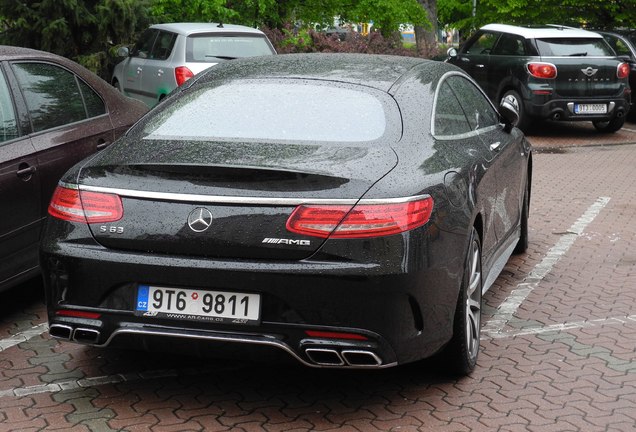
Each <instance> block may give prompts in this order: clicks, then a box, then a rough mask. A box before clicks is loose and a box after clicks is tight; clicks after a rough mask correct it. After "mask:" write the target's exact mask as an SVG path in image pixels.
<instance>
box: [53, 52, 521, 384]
mask: <svg viewBox="0 0 636 432" xmlns="http://www.w3.org/2000/svg"><path fill="white" fill-rule="evenodd" d="M219 100H222V101H223V103H218V102H217V101H219ZM282 100H284V103H281V101H282ZM352 101H354V102H352ZM351 103H355V105H356V109H351ZM516 118H517V117H516V111H515V110H514V108H512V105H510V104H509V103H508V101H504V103H503V105H502V109H501V114H500V113H498V112H497V110H496V109H495V108H494V106H493V105H492V104H491V102H490V101H489V100H488V98H487V97H486V96H485V95H484V94H483V92H482V91H481V90H480V89H479V87H478V86H477V85H476V84H475V83H474V82H473V80H472V79H470V78H469V77H468V76H467V75H466V74H465V73H464V72H462V71H461V70H460V69H458V68H456V67H454V66H451V65H448V64H445V63H443V62H434V61H429V60H422V59H415V58H408V57H391V56H372V55H352V54H349V55H347V54H309V55H307V54H305V55H281V56H270V57H260V58H254V59H244V60H237V61H235V62H226V63H224V64H222V65H219V66H216V67H215V68H213V69H211V70H209V71H208V72H207V73H205V74H204V75H203V76H201V77H199V78H197V79H196V80H193V81H192V82H190V83H186V84H185V85H184V86H182V87H180V88H179V89H177V90H176V91H175V93H174V94H173V95H172V96H171V97H170V98H168V99H167V100H166V101H164V102H163V103H162V104H160V105H158V106H157V107H156V108H155V109H154V110H152V111H151V112H150V113H149V114H148V115H147V116H146V117H144V119H143V120H142V121H141V122H139V123H138V124H137V125H136V126H135V127H133V128H132V129H131V130H130V131H129V132H128V133H127V134H126V136H125V137H123V138H122V139H121V140H119V141H118V142H117V143H115V144H114V145H113V146H111V147H109V148H108V149H107V150H106V151H104V152H102V153H100V154H99V155H98V156H97V157H94V158H91V159H90V160H87V161H85V162H84V163H82V164H79V165H77V166H76V167H74V168H73V169H71V170H70V171H69V172H68V173H67V174H66V175H65V176H64V178H63V179H62V180H61V181H60V183H59V185H58V188H57V191H56V193H55V195H54V197H53V199H52V201H51V205H50V207H49V214H50V215H51V217H50V218H49V222H48V226H47V229H46V232H45V234H44V237H43V242H42V247H41V261H42V263H43V265H44V266H45V273H46V277H45V287H46V288H45V289H46V293H47V295H46V298H47V307H48V319H49V332H50V334H51V336H53V337H56V338H60V339H64V340H68V341H73V342H77V343H84V344H90V345H95V346H100V347H105V346H109V345H112V344H114V345H127V346H133V347H151V348H153V349H154V348H161V347H162V346H165V347H166V348H168V349H174V347H175V346H179V347H180V348H179V349H180V351H181V352H195V349H194V348H193V347H192V346H190V347H188V346H187V345H186V342H190V343H192V344H195V345H197V346H196V352H198V353H205V351H206V349H212V352H213V354H214V355H222V354H225V353H227V351H230V350H233V349H238V350H241V351H243V350H245V351H244V353H243V354H244V355H247V356H254V355H255V353H259V358H260V355H261V352H260V351H259V350H260V349H266V348H272V349H274V350H273V351H277V350H276V349H278V350H280V352H281V353H287V354H288V355H290V356H291V357H293V358H295V359H296V360H298V361H300V362H301V363H303V364H305V365H308V366H315V367H353V368H355V367H364V368H384V367H389V366H394V365H397V364H401V363H406V362H412V361H415V360H419V359H422V358H424V357H428V356H431V355H433V354H435V353H437V352H440V351H443V352H444V355H445V356H446V357H447V358H448V362H447V363H446V364H447V366H448V368H449V370H452V371H454V372H457V373H469V372H470V371H471V370H472V369H473V368H474V366H475V362H476V358H477V353H478V350H479V338H480V313H481V298H482V292H483V291H485V290H487V289H488V288H489V287H490V286H491V284H492V283H493V281H494V280H495V278H496V277H497V275H498V273H499V271H500V270H501V269H502V268H503V266H504V264H505V262H506V261H507V260H508V258H509V256H510V255H511V253H512V252H513V250H514V249H516V250H517V251H518V252H523V251H525V249H526V248H527V245H528V208H529V206H528V203H529V200H530V179H531V166H532V162H531V148H530V145H529V144H528V142H527V141H526V140H525V138H524V136H523V134H522V132H521V131H519V130H518V129H516V128H514V127H513V124H514V121H515V120H516ZM176 341H181V343H183V344H184V345H183V346H182V345H181V344H179V345H175V344H176V343H177V342H176ZM155 344H156V345H157V346H155ZM187 349H191V350H192V351H187Z"/></svg>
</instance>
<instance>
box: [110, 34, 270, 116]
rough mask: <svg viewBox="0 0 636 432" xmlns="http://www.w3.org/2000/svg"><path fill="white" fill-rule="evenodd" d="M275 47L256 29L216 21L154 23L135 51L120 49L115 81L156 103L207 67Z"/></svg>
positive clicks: (129, 92)
mask: <svg viewBox="0 0 636 432" xmlns="http://www.w3.org/2000/svg"><path fill="white" fill-rule="evenodd" d="M275 53H276V51H275V49H274V47H273V46H272V44H271V43H270V41H269V39H267V36H265V34H264V33H263V32H262V31H260V30H257V29H254V28H251V27H246V26H240V25H231V24H217V23H172V24H155V25H153V26H150V28H148V29H147V30H146V31H145V32H144V33H143V34H142V35H141V37H140V38H139V40H138V41H137V43H136V44H135V46H134V48H133V49H132V51H130V50H129V49H128V48H127V47H122V48H120V49H119V51H118V54H119V56H120V57H125V59H124V60H123V61H121V62H120V63H119V64H117V65H116V66H115V70H114V72H113V78H112V84H113V86H115V87H116V88H117V89H118V90H120V91H121V92H123V93H124V94H125V95H127V96H130V97H133V98H135V99H139V100H140V101H142V102H144V103H145V104H146V105H148V106H149V107H151V108H152V107H153V106H155V105H156V104H157V103H158V102H159V101H161V100H162V99H163V98H164V97H166V96H167V95H168V93H170V92H171V91H172V90H174V89H175V88H176V87H178V86H180V85H181V84H183V83H184V82H185V81H187V80H188V79H190V78H192V77H193V76H194V75H196V74H198V73H200V72H202V71H204V70H205V69H207V68H209V67H211V66H214V65H216V64H218V63H219V62H224V61H227V60H233V59H237V58H242V57H254V56H262V55H272V54H275Z"/></svg>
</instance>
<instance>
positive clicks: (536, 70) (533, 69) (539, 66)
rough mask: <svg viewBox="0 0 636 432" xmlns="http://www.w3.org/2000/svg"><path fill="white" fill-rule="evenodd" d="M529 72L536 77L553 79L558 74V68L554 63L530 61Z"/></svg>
mask: <svg viewBox="0 0 636 432" xmlns="http://www.w3.org/2000/svg"><path fill="white" fill-rule="evenodd" d="M527 67H528V73H529V74H530V75H532V76H533V77H535V78H544V79H552V78H556V76H557V68H556V66H555V65H553V64H552V63H528V64H527Z"/></svg>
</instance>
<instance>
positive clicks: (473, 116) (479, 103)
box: [447, 75, 499, 130]
mask: <svg viewBox="0 0 636 432" xmlns="http://www.w3.org/2000/svg"><path fill="white" fill-rule="evenodd" d="M447 82H448V85H449V86H450V87H451V89H452V90H453V92H454V93H455V94H456V95H458V96H459V95H461V99H460V100H461V102H460V104H461V107H462V109H463V110H464V113H465V114H466V118H467V119H468V123H469V124H470V129H471V130H478V129H484V128H487V127H489V126H494V125H498V124H499V115H498V114H497V111H495V109H494V108H493V107H492V105H491V103H490V101H489V100H488V99H487V98H486V96H484V94H483V93H482V92H481V91H479V89H478V88H477V87H476V86H475V85H474V84H473V83H472V82H470V81H469V80H467V79H466V78H464V77H462V76H459V75H457V76H452V77H449V78H448V80H447Z"/></svg>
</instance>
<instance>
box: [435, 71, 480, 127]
mask: <svg viewBox="0 0 636 432" xmlns="http://www.w3.org/2000/svg"><path fill="white" fill-rule="evenodd" d="M451 79H452V78H451ZM448 81H449V80H446V81H444V82H443V83H442V84H441V85H440V88H439V91H438V93H437V100H436V101H435V113H434V117H433V118H434V120H433V135H435V136H453V135H461V134H465V133H468V132H470V131H471V127H470V125H469V124H468V120H467V119H466V115H465V114H464V111H463V110H462V107H461V104H460V103H459V100H458V99H457V97H456V96H455V93H453V91H452V90H451V88H450V86H449V85H448Z"/></svg>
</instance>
